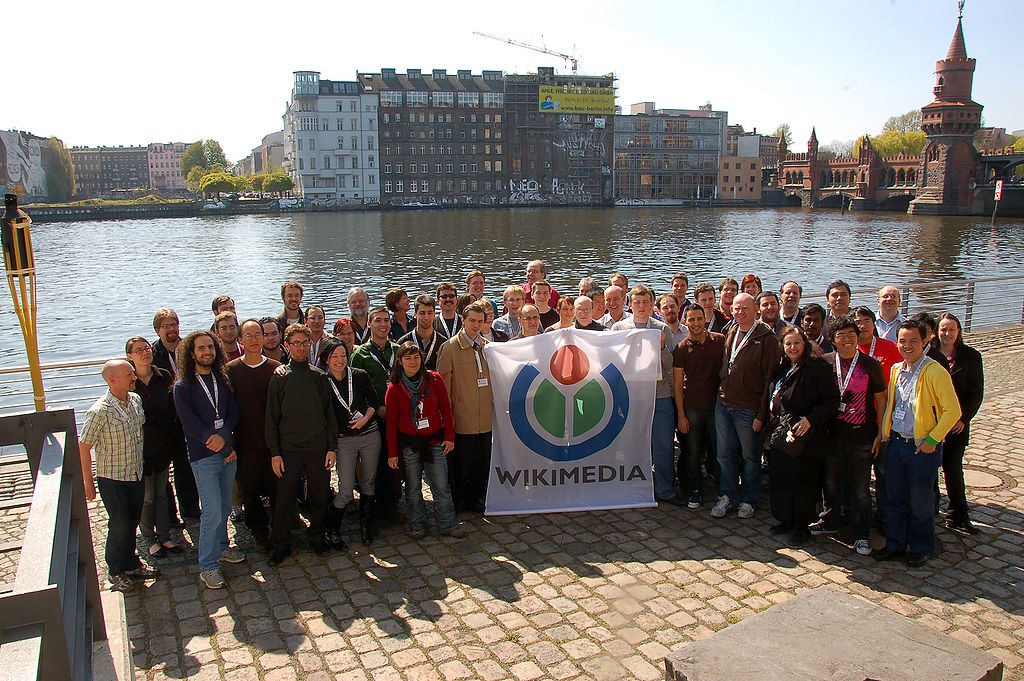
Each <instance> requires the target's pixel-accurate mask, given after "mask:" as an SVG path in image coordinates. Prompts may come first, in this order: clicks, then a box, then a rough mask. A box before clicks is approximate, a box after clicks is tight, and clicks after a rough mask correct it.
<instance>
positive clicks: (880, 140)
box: [871, 130, 927, 158]
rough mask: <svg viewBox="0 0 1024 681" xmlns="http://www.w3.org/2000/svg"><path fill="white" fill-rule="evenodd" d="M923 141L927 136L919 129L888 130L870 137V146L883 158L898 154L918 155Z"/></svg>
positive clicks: (925, 140)
mask: <svg viewBox="0 0 1024 681" xmlns="http://www.w3.org/2000/svg"><path fill="white" fill-rule="evenodd" d="M925 142H927V138H926V137H925V134H924V133H923V132H921V131H920V130H917V131H914V132H907V133H903V132H899V131H897V130H888V131H885V132H883V133H882V134H881V135H874V136H872V137H871V146H873V147H874V148H875V151H877V152H878V154H879V155H880V156H882V157H883V158H891V157H893V156H899V155H900V154H903V155H904V156H918V155H920V153H921V150H922V149H924V145H925Z"/></svg>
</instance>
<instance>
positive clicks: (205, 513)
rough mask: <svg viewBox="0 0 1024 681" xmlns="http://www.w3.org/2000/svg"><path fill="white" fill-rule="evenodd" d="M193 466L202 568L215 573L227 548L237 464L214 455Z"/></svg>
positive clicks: (200, 565) (200, 566)
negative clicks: (213, 570)
mask: <svg viewBox="0 0 1024 681" xmlns="http://www.w3.org/2000/svg"><path fill="white" fill-rule="evenodd" d="M191 464H192V473H193V474H194V475H195V477H196V487H197V488H198V489H199V569H200V570H212V569H213V568H215V567H217V566H219V565H220V554H221V552H222V551H224V549H226V548H227V547H228V514H229V513H231V492H232V488H233V487H234V484H235V470H236V469H237V468H238V462H237V461H232V462H231V463H227V462H225V461H224V457H223V456H221V455H220V454H214V455H213V456H208V457H206V458H205V459H200V460H199V461H192V462H191Z"/></svg>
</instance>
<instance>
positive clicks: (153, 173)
mask: <svg viewBox="0 0 1024 681" xmlns="http://www.w3.org/2000/svg"><path fill="white" fill-rule="evenodd" d="M188 146H189V145H188V144H187V143H185V142H170V143H168V144H160V143H159V142H157V143H154V144H150V145H149V146H148V147H146V151H147V156H148V161H149V184H150V186H151V187H152V188H153V189H165V190H179V191H184V190H185V176H184V175H182V174H181V157H182V156H184V155H185V149H187V148H188Z"/></svg>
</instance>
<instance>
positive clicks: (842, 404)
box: [839, 402, 846, 413]
mask: <svg viewBox="0 0 1024 681" xmlns="http://www.w3.org/2000/svg"><path fill="white" fill-rule="evenodd" d="M845 411H846V402H840V403H839V413H843V412H845Z"/></svg>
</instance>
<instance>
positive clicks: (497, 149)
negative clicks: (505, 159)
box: [494, 144, 501, 156]
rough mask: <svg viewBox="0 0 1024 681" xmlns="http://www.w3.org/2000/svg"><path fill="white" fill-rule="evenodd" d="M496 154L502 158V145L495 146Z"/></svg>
mask: <svg viewBox="0 0 1024 681" xmlns="http://www.w3.org/2000/svg"><path fill="white" fill-rule="evenodd" d="M494 153H495V154H497V155H498V156H501V145H500V144H495V145H494Z"/></svg>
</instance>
